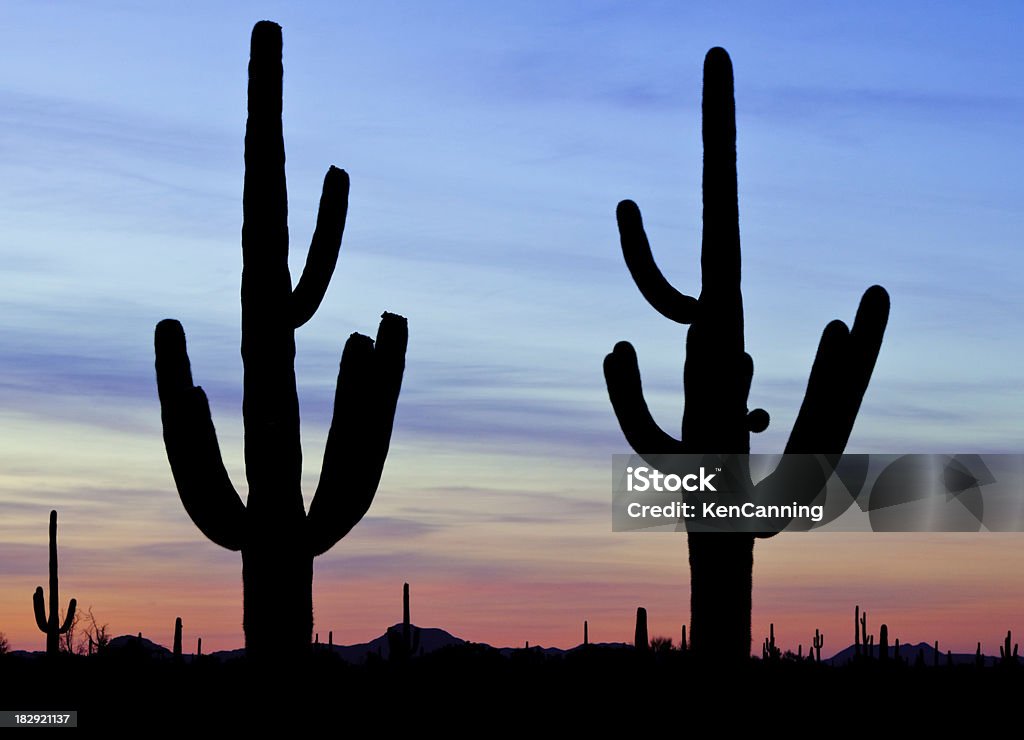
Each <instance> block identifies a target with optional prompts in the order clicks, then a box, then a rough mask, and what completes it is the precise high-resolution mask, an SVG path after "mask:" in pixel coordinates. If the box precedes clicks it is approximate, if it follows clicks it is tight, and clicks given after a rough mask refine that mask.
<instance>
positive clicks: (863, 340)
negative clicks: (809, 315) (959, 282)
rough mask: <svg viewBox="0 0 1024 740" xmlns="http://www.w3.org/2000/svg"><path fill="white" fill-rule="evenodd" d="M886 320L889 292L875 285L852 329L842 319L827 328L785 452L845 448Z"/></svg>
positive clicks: (876, 357) (866, 293)
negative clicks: (847, 327) (848, 328)
mask: <svg viewBox="0 0 1024 740" xmlns="http://www.w3.org/2000/svg"><path fill="white" fill-rule="evenodd" d="M888 318H889V294H888V293H887V292H886V291H885V289H884V288H882V287H880V286H877V285H876V286H873V287H871V288H869V289H868V290H866V291H865V292H864V295H863V297H862V298H861V301H860V306H859V307H858V309H857V316H856V318H855V319H854V322H853V329H852V330H849V331H847V329H846V325H845V324H843V322H841V321H833V322H831V323H830V324H829V325H828V326H826V327H825V331H824V332H823V333H822V337H821V342H820V343H819V345H818V354H817V356H816V357H815V359H814V364H813V366H812V368H811V376H810V379H809V380H808V383H807V391H806V393H805V394H804V401H803V404H802V405H801V407H800V412H799V413H798V414H797V418H796V422H795V423H794V425H793V431H792V433H791V434H790V437H789V442H788V443H787V444H786V452H787V453H806V452H811V451H812V450H817V451H823V450H824V451H826V452H828V453H831V454H836V453H841V452H842V451H843V449H844V448H845V447H846V443H847V442H848V441H849V439H850V433H851V432H852V431H853V424H854V422H855V421H856V418H857V412H858V411H859V410H860V405H861V401H862V400H863V398H864V393H865V392H866V391H867V387H868V381H869V380H870V379H871V373H872V371H873V370H874V367H875V361H876V360H877V359H878V352H879V350H880V349H881V346H882V336H883V334H884V333H885V326H886V323H887V322H888Z"/></svg>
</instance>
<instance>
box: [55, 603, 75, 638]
mask: <svg viewBox="0 0 1024 740" xmlns="http://www.w3.org/2000/svg"><path fill="white" fill-rule="evenodd" d="M77 607H78V601H77V600H75V599H72V600H71V601H70V602H69V603H68V613H67V614H65V615H64V624H62V625H61V626H60V628H59V629H58V630H57V631H58V632H59V633H60V634H62V635H63V634H64V633H65V632H67V631H68V630H69V629H71V624H72V623H73V622H74V620H75V609H76V608H77Z"/></svg>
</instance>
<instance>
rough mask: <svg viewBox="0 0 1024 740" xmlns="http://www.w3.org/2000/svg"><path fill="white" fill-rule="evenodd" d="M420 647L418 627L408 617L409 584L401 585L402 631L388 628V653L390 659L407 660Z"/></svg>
mask: <svg viewBox="0 0 1024 740" xmlns="http://www.w3.org/2000/svg"><path fill="white" fill-rule="evenodd" d="M419 649H420V628H419V627H414V626H413V624H412V622H411V621H410V619H409V584H408V583H406V584H403V585H402V631H401V632H398V631H397V630H395V628H394V627H389V628H388V655H389V656H390V657H391V659H392V660H398V661H403V660H408V659H409V658H411V657H413V656H414V655H416V653H417V652H418V651H419Z"/></svg>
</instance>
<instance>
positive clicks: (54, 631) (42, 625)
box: [32, 511, 78, 655]
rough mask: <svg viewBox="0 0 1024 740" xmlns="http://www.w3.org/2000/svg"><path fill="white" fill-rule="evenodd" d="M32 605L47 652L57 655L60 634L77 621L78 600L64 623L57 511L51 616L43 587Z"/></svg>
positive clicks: (53, 526)
mask: <svg viewBox="0 0 1024 740" xmlns="http://www.w3.org/2000/svg"><path fill="white" fill-rule="evenodd" d="M32 606H33V610H34V611H35V614H36V626H38V627H39V629H40V631H42V632H43V633H45V634H46V654H47V655H56V654H57V653H59V652H60V636H61V635H63V634H66V633H67V631H68V630H69V629H71V625H72V624H74V621H75V608H76V607H77V606H78V602H77V601H75V600H74V599H72V600H71V601H70V602H69V603H68V611H67V614H65V615H64V623H63V624H62V623H61V622H60V582H59V579H58V578H57V512H56V511H51V512H50V616H49V618H47V616H46V597H45V596H44V595H43V587H42V586H36V591H35V593H34V594H32Z"/></svg>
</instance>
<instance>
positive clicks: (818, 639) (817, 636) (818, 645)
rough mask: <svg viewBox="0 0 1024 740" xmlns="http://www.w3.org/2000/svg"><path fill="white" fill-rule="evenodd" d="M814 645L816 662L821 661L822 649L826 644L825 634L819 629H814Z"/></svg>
mask: <svg viewBox="0 0 1024 740" xmlns="http://www.w3.org/2000/svg"><path fill="white" fill-rule="evenodd" d="M811 644H812V645H814V653H815V658H814V660H815V662H817V663H820V662H821V649H822V648H823V647H824V646H825V635H824V634H822V633H821V632H819V631H818V630H817V629H815V630H814V642H813V643H811Z"/></svg>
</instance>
